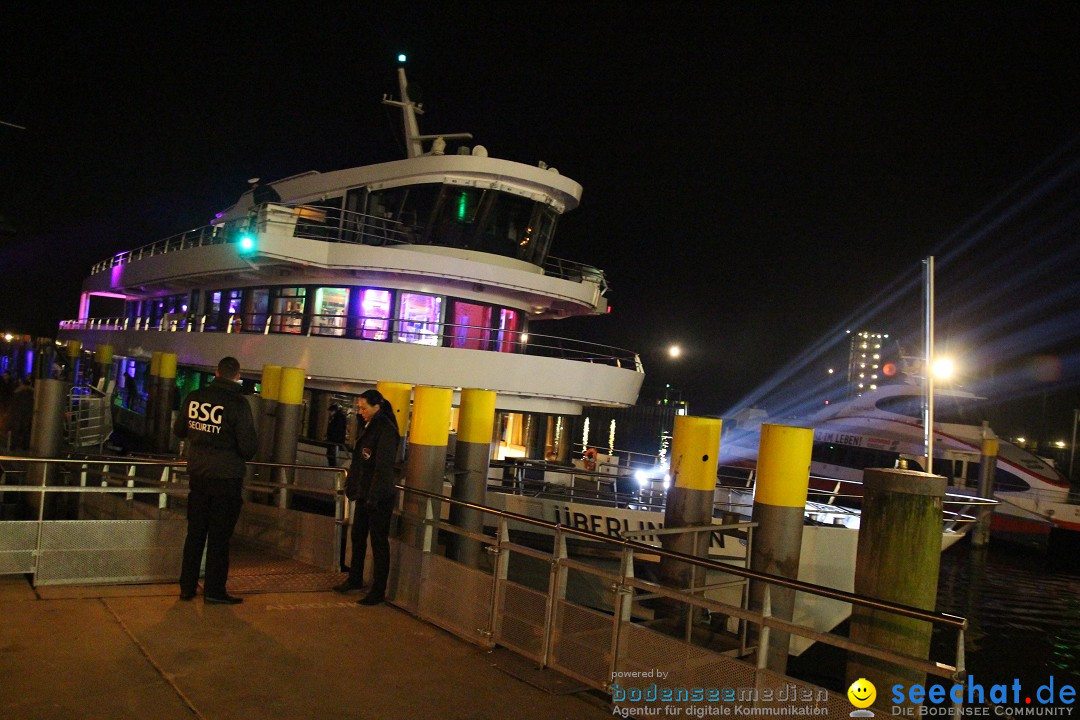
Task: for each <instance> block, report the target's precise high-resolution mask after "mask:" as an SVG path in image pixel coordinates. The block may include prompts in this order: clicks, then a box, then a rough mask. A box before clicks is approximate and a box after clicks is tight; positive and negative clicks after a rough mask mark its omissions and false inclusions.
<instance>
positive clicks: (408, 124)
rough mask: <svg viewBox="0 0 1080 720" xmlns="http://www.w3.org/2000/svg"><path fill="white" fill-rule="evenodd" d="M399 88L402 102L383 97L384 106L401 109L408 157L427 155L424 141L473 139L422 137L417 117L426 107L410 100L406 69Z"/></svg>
mask: <svg viewBox="0 0 1080 720" xmlns="http://www.w3.org/2000/svg"><path fill="white" fill-rule="evenodd" d="M398 60H399V61H400V62H402V63H404V62H405V56H404V55H398ZM397 73H398V88H400V90H401V100H391V99H390V98H389V97H387V96H386V95H383V99H382V101H383V104H384V105H393V106H394V107H399V108H401V116H402V118H401V119H402V122H403V124H404V125H405V149H406V152H407V153H408V157H411V158H414V157H420V156H421V155H424V154H426V153H425V152H424V145H423V141H424V140H435V139H437V138H443V139H444V140H445V139H447V138H451V139H455V140H457V139H466V140H470V139H472V134H471V133H450V134H442V135H421V134H420V126H419V124H418V123H417V122H416V116H417V115H423V114H424V107H423V105H421V104H420V103H414V102H413V101H412V100H410V99H409V90H408V88H409V83H408V81H407V80H406V79H405V67H404V66H401V67H399V68H398V71H397Z"/></svg>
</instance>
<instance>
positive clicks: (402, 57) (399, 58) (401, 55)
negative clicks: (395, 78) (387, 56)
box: [397, 53, 408, 63]
mask: <svg viewBox="0 0 1080 720" xmlns="http://www.w3.org/2000/svg"><path fill="white" fill-rule="evenodd" d="M406 60H408V58H407V57H405V53H398V56H397V61H398V62H399V63H403V62H405V61H406Z"/></svg>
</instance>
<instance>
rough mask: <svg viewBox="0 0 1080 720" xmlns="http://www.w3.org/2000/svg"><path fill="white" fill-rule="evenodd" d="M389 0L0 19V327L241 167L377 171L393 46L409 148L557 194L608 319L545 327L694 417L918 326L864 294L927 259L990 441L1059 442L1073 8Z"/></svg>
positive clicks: (1076, 52) (1068, 403)
mask: <svg viewBox="0 0 1080 720" xmlns="http://www.w3.org/2000/svg"><path fill="white" fill-rule="evenodd" d="M10 5H11V4H10V3H9V6H10ZM393 5H395V3H308V4H303V5H300V4H291V5H288V6H286V5H282V4H276V3H265V4H251V5H244V6H242V7H241V6H238V7H236V8H231V9H211V8H210V7H209V6H205V5H199V4H192V5H191V6H190V7H185V8H183V9H182V10H177V11H153V12H149V11H144V10H140V9H137V8H138V7H140V6H137V5H135V4H126V3H125V4H122V7H121V8H120V9H118V10H109V11H94V12H79V13H67V14H64V13H60V14H57V13H55V12H51V13H45V12H37V11H35V12H29V11H25V12H24V11H22V10H13V9H12V8H11V7H9V6H5V8H4V9H3V10H2V11H0V62H2V65H0V120H2V121H6V122H11V123H16V124H19V125H24V126H26V127H27V128H28V129H27V130H25V131H21V130H15V129H11V128H7V127H0V214H2V215H3V216H4V218H6V220H7V222H8V224H9V225H10V226H12V227H13V228H14V229H15V231H16V232H15V234H14V235H4V236H2V245H0V268H2V272H3V281H2V285H0V293H2V296H0V330H10V331H16V332H28V333H34V334H40V335H51V334H52V333H53V332H54V331H55V327H56V322H57V321H58V320H59V319H61V318H69V317H73V316H75V314H76V310H77V297H78V290H79V285H80V283H81V281H82V279H83V277H84V276H85V275H86V274H87V272H88V270H89V267H90V265H91V264H92V263H93V262H95V261H97V260H100V259H103V258H105V257H107V256H108V255H110V254H112V253H114V252H116V251H119V250H123V249H129V248H132V247H136V246H138V245H141V244H144V243H147V242H150V241H152V240H155V239H158V238H161V237H164V236H167V235H170V234H173V233H175V232H178V231H180V230H184V229H188V228H192V227H196V226H199V225H202V224H204V223H205V222H206V221H207V220H209V218H210V217H211V216H212V214H213V212H215V211H216V210H219V209H221V208H223V207H226V206H228V205H230V204H231V203H232V202H233V201H234V200H235V199H236V197H237V196H238V195H239V193H240V192H242V191H243V190H244V189H245V188H246V179H247V178H248V177H251V176H256V175H258V176H261V177H263V178H264V179H276V178H280V177H285V176H288V175H291V174H294V173H297V172H302V171H305V170H311V169H317V170H333V169H337V168H341V167H351V166H355V165H361V164H367V163H371V162H377V161H384V160H391V159H397V158H399V157H401V156H402V152H403V151H402V149H401V145H400V143H399V141H398V140H397V138H398V137H399V136H400V131H399V129H398V119H397V117H396V116H395V115H391V114H390V112H389V109H388V108H384V107H383V106H381V105H379V104H378V100H379V99H380V98H381V96H382V95H383V94H384V93H391V94H394V95H395V96H396V94H397V89H396V77H395V67H396V63H395V61H394V57H395V55H396V53H397V52H399V51H404V52H407V53H408V54H409V56H410V60H409V64H408V72H409V77H410V81H411V83H412V91H413V92H419V91H420V90H421V89H422V90H423V94H422V97H421V99H422V100H423V101H424V102H425V109H426V110H427V114H426V115H425V116H424V117H423V118H421V123H422V125H421V129H422V130H423V131H426V132H435V131H441V132H463V131H467V132H471V133H473V134H474V136H475V138H476V142H479V143H482V144H484V145H485V146H486V147H487V148H488V150H489V151H490V153H491V154H492V155H493V156H496V157H505V158H508V159H512V160H518V161H521V162H526V163H535V162H537V161H541V160H542V161H545V162H547V163H548V164H549V165H553V166H555V167H557V168H559V170H560V171H561V172H562V173H563V174H565V175H568V176H570V177H572V178H574V179H575V180H577V181H578V182H580V183H581V184H582V185H583V186H584V187H585V193H584V196H583V199H582V206H581V207H580V208H579V209H578V210H576V211H574V212H573V213H571V214H569V215H567V216H566V217H565V218H563V220H562V222H561V224H560V229H559V234H558V236H557V237H556V243H555V247H554V254H556V255H559V256H561V257H567V258H570V259H574V260H579V261H583V262H589V263H592V264H596V265H598V266H600V267H602V268H604V269H605V270H606V271H607V273H608V276H609V280H610V283H611V285H612V288H613V289H612V291H611V293H610V295H609V298H610V301H611V304H612V306H613V309H614V310H613V312H612V314H611V315H609V316H607V317H604V318H595V319H591V320H589V321H588V322H579V321H574V322H571V323H565V324H562V325H559V326H556V327H553V328H550V330H549V331H550V332H551V333H553V334H573V335H576V336H580V337H584V338H587V339H590V340H593V341H596V342H601V343H605V344H611V345H617V346H620V347H625V348H629V349H632V350H635V351H638V352H640V353H641V354H642V357H643V360H644V362H645V363H646V370H647V371H648V375H647V379H646V384H647V385H652V386H656V385H660V384H663V383H665V382H671V383H672V384H674V385H676V386H677V387H679V388H681V389H682V390H683V393H684V397H686V398H687V399H688V400H689V401H690V403H691V409H692V410H693V411H695V412H701V413H720V412H724V411H727V410H729V409H731V407H732V405H733V404H735V403H737V402H738V401H739V400H740V399H743V398H745V397H747V396H748V395H749V396H751V397H752V399H753V400H754V401H755V402H758V403H759V404H764V405H766V406H770V404H771V405H772V406H773V407H774V408H777V409H779V408H781V407H782V405H783V404H782V403H778V402H777V401H776V400H775V399H772V398H769V397H758V396H757V395H755V394H754V393H753V390H754V388H759V387H761V386H762V385H763V383H765V382H766V381H767V380H768V379H769V378H770V377H774V376H775V373H777V372H778V371H781V370H782V369H783V367H784V366H785V364H787V363H788V362H789V361H791V360H793V359H795V358H796V356H798V355H799V354H800V353H801V352H803V351H804V350H806V349H807V348H808V347H811V346H812V345H814V343H817V342H819V341H821V340H823V339H832V340H837V339H840V338H842V336H843V330H844V329H845V328H847V327H854V329H862V327H864V326H865V327H872V328H874V329H879V328H880V329H883V330H886V331H890V330H891V331H892V332H893V333H894V334H904V333H907V334H909V335H910V334H911V333H912V332H914V330H915V329H917V327H918V323H919V320H920V318H919V307H918V295H917V293H918V287H917V284H908V285H907V286H906V289H904V290H903V291H896V292H894V293H891V294H890V295H889V299H890V300H894V301H895V302H890V303H883V302H882V301H881V298H879V297H878V298H876V296H877V294H878V293H879V292H880V291H881V290H882V289H883V288H886V287H888V286H889V285H890V283H892V282H893V281H895V280H897V279H899V278H900V277H901V276H904V275H905V274H907V275H909V276H911V278H914V279H915V280H916V282H917V274H918V272H919V265H920V261H921V259H922V258H924V257H925V256H927V255H930V254H934V255H935V256H936V257H937V258H938V277H937V284H938V310H937V311H938V319H939V327H938V341H939V344H943V345H946V346H949V348H950V350H951V351H952V352H954V353H956V354H957V355H958V357H959V358H960V362H961V363H962V365H963V367H964V369H965V371H966V374H967V375H968V378H969V381H970V383H972V384H974V386H975V387H976V388H977V389H980V390H987V391H988V392H994V393H996V394H998V395H1001V396H1007V397H1009V398H1017V400H1016V402H1014V403H1013V404H1012V405H1011V406H1009V407H1010V412H1009V413H1006V414H1005V415H1003V416H1001V417H999V418H995V422H996V424H1000V425H1001V426H1002V427H1001V428H999V431H1008V432H1026V433H1029V434H1032V433H1036V432H1040V431H1041V432H1053V433H1058V434H1064V433H1067V431H1068V429H1069V427H1070V422H1071V419H1072V413H1071V408H1073V407H1077V406H1080V389H1078V388H1080V317H1078V316H1077V314H1076V313H1077V308H1078V307H1080V304H1078V302H1077V299H1078V298H1080V284H1078V283H1080V280H1078V277H1077V268H1078V267H1080V232H1078V230H1080V221H1078V218H1077V214H1078V213H1080V203H1078V202H1077V200H1078V199H1080V170H1078V168H1077V165H1078V163H1080V147H1078V143H1077V138H1078V136H1080V123H1078V118H1080V98H1078V94H1080V9H1078V8H1080V6H1077V5H1076V4H1075V3H1064V2H1060V3H1056V2H1047V3H1012V2H1010V3H1004V2H980V3H928V4H917V3H904V4H884V3H866V4H854V3H853V4H824V3H779V4H775V3H774V4H760V3H745V4H733V3H705V2H702V3H681V2H652V3H644V2H623V3H609V2H592V3H565V4H564V3H544V4H535V3H529V4H525V3H518V2H502V3H488V2H471V3H470V2H457V3H442V2H434V3H409V4H407V6H406V9H401V8H396V7H391V6H393ZM402 5H405V4H402ZM759 6H761V7H759ZM875 298H876V299H875ZM912 337H913V340H912V341H911V342H909V344H912V343H914V344H917V338H915V337H914V336H912ZM671 342H678V343H681V344H682V346H683V347H684V349H685V353H686V354H685V357H684V358H683V359H682V360H680V361H679V362H678V363H672V362H671V361H669V360H667V359H666V358H665V357H664V355H663V352H662V351H663V349H664V348H666V346H667V345H668V344H669V343H671ZM838 347H840V346H838ZM826 364H828V361H827V358H824V357H823V358H819V359H816V360H815V361H814V363H813V364H811V365H809V366H806V367H803V368H800V369H798V370H796V371H795V372H793V373H792V378H791V381H787V380H786V381H785V382H784V384H783V385H781V386H780V387H781V390H782V392H781V393H780V394H781V395H782V396H783V395H788V396H790V394H791V391H790V390H789V388H790V387H791V382H797V381H805V380H807V379H809V378H813V379H815V380H816V379H817V378H818V377H819V376H820V375H821V373H823V372H824V367H825V365H826ZM991 380H992V382H989V381H991ZM980 382H981V384H980ZM784 409H787V408H786V407H785V408H784ZM1029 426H1030V427H1031V429H1028V427H1029Z"/></svg>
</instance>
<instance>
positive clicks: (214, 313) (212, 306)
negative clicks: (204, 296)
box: [206, 290, 221, 330]
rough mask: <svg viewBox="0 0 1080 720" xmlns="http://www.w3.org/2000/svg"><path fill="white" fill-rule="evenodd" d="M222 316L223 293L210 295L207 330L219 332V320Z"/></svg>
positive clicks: (217, 292)
mask: <svg viewBox="0 0 1080 720" xmlns="http://www.w3.org/2000/svg"><path fill="white" fill-rule="evenodd" d="M220 315H221V291H220V290H218V291H216V292H212V293H210V298H209V303H208V304H207V308H206V329H207V330H217V329H218V327H219V326H220V323H219V322H218V318H219V317H220Z"/></svg>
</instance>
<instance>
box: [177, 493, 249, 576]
mask: <svg viewBox="0 0 1080 720" xmlns="http://www.w3.org/2000/svg"><path fill="white" fill-rule="evenodd" d="M193 484H194V483H193ZM243 504H244V501H243V499H242V498H241V497H240V495H239V493H231V492H230V493H228V494H223V495H221V494H213V495H212V494H210V493H208V492H206V491H205V490H204V489H201V488H197V487H193V488H192V489H191V492H190V493H189V494H188V507H187V519H188V527H187V538H186V539H185V540H184V564H183V566H182V567H181V569H180V592H181V593H184V594H188V595H191V594H194V592H195V588H196V586H197V585H198V584H199V566H200V565H202V554H203V547H204V546H205V547H206V581H205V582H204V584H203V594H204V595H208V596H210V597H224V595H225V581H226V579H228V577H229V540H230V538H232V534H233V529H234V528H235V527H236V521H237V520H238V519H239V518H240V508H241V507H242V506H243Z"/></svg>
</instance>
